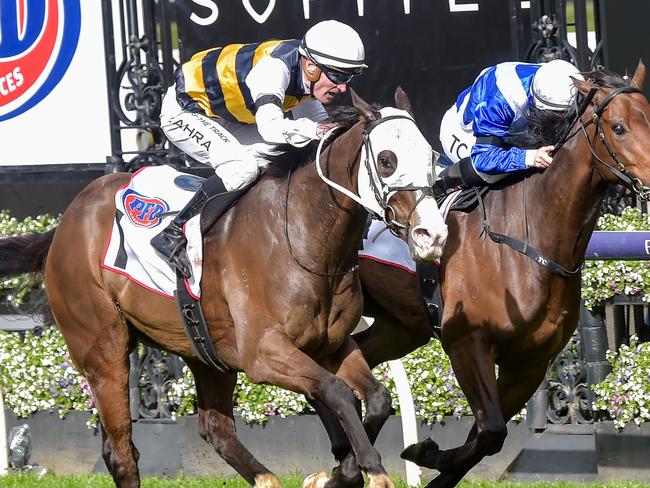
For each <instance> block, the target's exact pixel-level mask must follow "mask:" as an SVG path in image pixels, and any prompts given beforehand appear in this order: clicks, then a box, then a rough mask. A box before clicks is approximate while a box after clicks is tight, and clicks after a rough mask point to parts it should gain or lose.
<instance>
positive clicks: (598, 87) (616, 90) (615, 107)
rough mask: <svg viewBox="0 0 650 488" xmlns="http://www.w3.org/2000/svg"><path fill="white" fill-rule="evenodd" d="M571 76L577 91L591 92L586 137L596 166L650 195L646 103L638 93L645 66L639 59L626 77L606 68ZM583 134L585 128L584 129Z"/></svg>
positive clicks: (613, 178) (649, 108)
mask: <svg viewBox="0 0 650 488" xmlns="http://www.w3.org/2000/svg"><path fill="white" fill-rule="evenodd" d="M586 78H587V81H579V80H574V83H575V85H576V87H577V88H578V90H579V91H580V93H581V94H582V95H583V96H585V97H590V96H593V100H592V105H593V107H594V110H593V114H592V117H591V122H593V123H594V125H595V127H596V134H595V136H594V137H595V138H596V139H598V140H599V141H600V142H597V141H590V146H591V150H592V153H593V155H594V159H595V160H596V161H597V163H596V169H597V171H598V172H599V173H600V175H601V176H602V177H603V178H604V179H605V180H607V181H610V182H612V183H622V184H624V185H625V186H627V187H628V188H631V189H632V190H633V191H635V192H636V193H637V194H638V195H639V196H640V197H641V198H643V199H648V197H650V188H648V185H650V104H648V100H647V99H646V97H645V96H644V95H643V94H642V93H641V89H642V87H643V81H644V79H645V66H644V65H643V63H642V62H641V61H639V64H638V66H637V68H636V71H635V72H634V76H633V77H632V79H631V80H630V79H629V78H628V77H627V76H626V77H620V76H617V75H615V74H613V73H610V72H606V71H605V72H603V71H600V72H598V71H596V72H593V73H589V74H588V75H587V76H586ZM585 134H586V132H585Z"/></svg>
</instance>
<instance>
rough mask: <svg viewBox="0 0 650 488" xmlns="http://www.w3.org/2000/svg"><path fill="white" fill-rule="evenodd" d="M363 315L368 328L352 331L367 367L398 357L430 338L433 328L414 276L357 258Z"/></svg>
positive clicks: (413, 349) (392, 267) (423, 343)
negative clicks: (366, 320)
mask: <svg viewBox="0 0 650 488" xmlns="http://www.w3.org/2000/svg"><path fill="white" fill-rule="evenodd" d="M359 273H360V276H361V282H362V284H363V297H364V315H366V316H368V317H373V318H374V319H375V320H374V323H373V324H372V326H370V327H369V328H368V329H366V330H363V331H361V332H358V333H356V334H353V336H352V337H353V339H354V340H355V342H356V343H357V344H358V345H359V347H360V348H361V351H362V352H363V356H364V358H366V361H367V362H368V365H369V366H370V369H372V368H374V367H375V366H377V365H378V364H381V363H383V362H385V361H389V360H391V359H399V358H401V357H403V356H405V355H407V354H408V353H410V352H412V351H415V350H416V349H417V348H418V347H420V346H423V345H425V344H426V343H427V342H429V340H430V339H431V337H432V335H433V330H432V328H431V325H430V323H429V320H428V318H427V316H426V313H425V310H424V304H423V302H422V298H421V297H420V293H419V292H418V286H417V279H416V277H415V276H414V275H411V274H410V273H408V272H406V271H404V270H401V269H399V268H395V267H394V266H388V265H385V264H382V263H378V262H376V261H372V260H370V259H362V260H361V261H360V267H359Z"/></svg>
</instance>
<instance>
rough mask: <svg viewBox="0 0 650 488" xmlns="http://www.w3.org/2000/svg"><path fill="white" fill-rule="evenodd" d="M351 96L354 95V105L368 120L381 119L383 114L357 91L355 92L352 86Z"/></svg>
mask: <svg viewBox="0 0 650 488" xmlns="http://www.w3.org/2000/svg"><path fill="white" fill-rule="evenodd" d="M350 96H351V97H352V105H353V106H354V108H356V109H357V112H359V115H360V116H361V117H363V118H364V119H365V120H366V122H372V121H373V120H378V119H381V114H380V113H379V111H378V110H377V109H375V108H374V107H372V106H371V105H370V104H369V103H367V102H366V101H365V100H364V99H363V98H361V97H360V96H359V95H357V92H355V91H354V90H353V89H352V88H350Z"/></svg>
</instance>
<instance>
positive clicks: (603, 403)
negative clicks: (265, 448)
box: [0, 209, 650, 426]
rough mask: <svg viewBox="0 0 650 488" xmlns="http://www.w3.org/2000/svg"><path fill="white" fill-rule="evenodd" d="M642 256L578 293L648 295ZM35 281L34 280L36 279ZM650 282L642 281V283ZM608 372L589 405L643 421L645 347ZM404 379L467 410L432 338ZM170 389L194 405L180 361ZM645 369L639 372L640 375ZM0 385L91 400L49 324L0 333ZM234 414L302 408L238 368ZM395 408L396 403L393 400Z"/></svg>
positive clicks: (449, 408) (15, 294)
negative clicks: (35, 329)
mask: <svg viewBox="0 0 650 488" xmlns="http://www.w3.org/2000/svg"><path fill="white" fill-rule="evenodd" d="M54 225H56V219H54V218H53V217H51V216H41V217H38V218H36V219H26V220H25V221H23V222H18V221H17V220H16V219H13V218H11V217H10V216H9V215H8V214H7V213H6V212H0V236H7V235H18V234H22V233H29V232H34V231H38V232H42V231H44V230H47V229H48V228H51V227H52V226H54ZM649 227H650V224H649V223H648V219H647V216H644V215H642V214H640V212H639V211H637V210H636V209H627V210H626V211H625V212H624V213H623V216H622V217H613V216H605V217H603V218H601V219H600V220H599V228H601V229H604V230H634V229H637V230H650V229H648V228H649ZM647 273H648V264H647V263H646V262H636V263H635V262H625V263H623V264H620V263H617V262H604V261H589V262H587V264H586V267H585V271H584V275H583V287H584V288H583V294H584V296H585V297H586V298H587V301H588V303H590V304H591V305H594V304H596V303H599V302H600V301H602V300H604V299H608V298H611V297H612V296H614V295H615V294H618V293H626V294H628V295H632V294H639V295H642V296H643V297H644V299H645V297H646V296H650V293H648V292H649V291H650V290H648V289H647V286H646V282H648V283H650V280H647V279H646V277H647ZM26 284H28V281H26V278H24V277H21V278H19V279H16V280H10V281H5V282H0V294H3V295H4V297H5V299H6V300H8V301H10V302H12V303H14V304H19V303H20V302H21V301H22V300H23V299H24V297H25V296H26V294H28V291H29V289H27V290H26V289H25V288H24V287H25V286H26ZM37 286H40V285H37ZM648 286H650V285H648ZM608 360H609V361H610V363H611V364H612V366H613V371H612V373H611V374H610V375H609V376H608V378H607V379H606V380H605V381H604V382H603V383H601V384H600V385H598V387H597V388H596V393H597V400H596V403H595V407H596V408H597V409H598V410H600V411H602V412H604V413H605V414H607V415H610V416H611V417H612V418H613V419H614V420H615V422H616V424H617V426H624V425H626V424H628V423H631V422H636V423H640V422H644V421H648V420H650V414H649V413H648V405H649V404H650V382H648V381H647V378H648V377H650V366H649V365H650V346H648V345H639V344H638V343H636V342H632V344H631V345H630V347H629V348H621V352H620V356H619V355H617V354H613V353H609V355H608ZM402 361H403V364H404V366H405V369H406V371H407V375H408V377H409V379H410V382H411V388H412V393H413V397H414V402H415V407H416V414H417V415H418V416H419V417H420V418H423V419H425V420H426V421H427V422H430V423H431V422H440V421H442V420H443V418H444V417H445V416H448V415H454V416H463V415H470V414H471V411H470V409H469V407H468V405H467V401H466V399H465V397H464V396H463V394H462V391H461V390H460V388H459V386H458V383H457V382H456V378H455V376H454V374H453V372H452V369H451V365H450V363H449V359H448V357H447V356H446V354H445V353H444V351H443V350H442V348H441V346H440V344H439V343H438V342H437V341H432V342H431V343H429V344H428V345H427V346H425V347H422V348H420V349H419V350H418V351H415V352H414V353H412V354H410V355H409V356H407V357H405V358H403V360H402ZM183 371H184V374H183V377H182V378H181V379H180V380H178V381H176V382H175V383H174V384H173V386H172V388H171V391H170V394H169V401H170V402H171V404H172V405H173V411H174V414H175V415H186V414H192V413H194V412H195V408H196V406H195V391H194V385H193V380H192V378H191V375H190V373H189V370H188V368H186V367H185V368H184V370H183ZM374 374H375V375H376V376H377V378H378V379H380V380H381V381H383V382H384V383H385V384H386V386H387V387H388V388H389V389H390V390H391V391H392V396H393V398H394V399H396V398H397V395H396V394H395V391H394V383H393V379H392V377H391V374H390V369H389V368H388V367H387V366H386V365H383V366H380V367H378V368H376V369H375V371H374ZM644 375H645V376H644ZM0 385H2V386H1V387H2V389H3V394H4V400H5V403H6V405H7V407H8V408H9V409H10V410H12V411H13V412H14V413H15V414H16V415H18V416H28V415H30V414H32V413H34V412H36V411H39V410H47V411H53V412H57V413H58V414H59V415H60V416H65V414H66V413H67V412H68V411H70V410H81V411H84V410H90V411H93V412H94V404H93V401H92V397H91V394H90V389H89V388H88V385H87V383H86V381H85V379H84V378H83V377H82V376H81V375H80V374H79V373H77V371H76V370H75V369H74V367H73V366H72V365H71V363H70V360H69V358H68V355H67V350H66V347H65V344H64V342H63V339H62V337H61V335H60V334H59V332H58V331H57V329H56V328H55V327H46V328H44V329H43V330H42V331H40V333H39V334H36V333H33V332H29V333H27V334H24V335H20V334H16V333H9V332H0ZM235 403H236V408H237V410H238V412H239V414H240V415H241V416H242V418H244V419H245V420H246V421H248V422H258V423H263V422H265V421H266V420H267V419H268V418H269V416H272V415H281V416H286V415H292V414H299V413H304V412H305V411H308V410H309V406H308V404H307V403H306V402H305V400H304V398H303V397H302V396H300V395H297V394H294V393H291V392H287V391H285V390H281V389H279V388H275V387H270V386H264V385H254V384H252V383H250V382H249V381H248V380H247V379H246V378H245V376H244V375H239V381H238V384H237V388H236V391H235ZM394 407H395V410H396V411H397V413H399V405H398V404H394Z"/></svg>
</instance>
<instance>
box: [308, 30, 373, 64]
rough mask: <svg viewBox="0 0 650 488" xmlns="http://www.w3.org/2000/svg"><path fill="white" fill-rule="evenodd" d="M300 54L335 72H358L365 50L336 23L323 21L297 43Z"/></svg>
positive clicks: (357, 37)
mask: <svg viewBox="0 0 650 488" xmlns="http://www.w3.org/2000/svg"><path fill="white" fill-rule="evenodd" d="M298 50H299V52H300V54H302V55H303V56H306V57H308V58H311V59H312V60H313V61H315V62H316V63H318V64H322V65H323V66H328V67H331V68H337V69H339V70H345V71H352V72H354V73H360V72H361V71H362V70H363V69H364V68H367V67H368V66H367V65H366V64H365V63H364V60H365V56H366V51H365V49H364V47H363V42H362V41H361V38H360V37H359V34H357V32H356V31H355V30H354V29H353V28H352V27H350V26H349V25H346V24H343V23H342V22H339V21H337V20H324V21H322V22H319V23H318V24H316V25H314V26H312V27H311V28H310V29H309V30H308V31H307V33H306V34H305V37H303V38H302V41H301V42H300V47H299V48H298Z"/></svg>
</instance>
